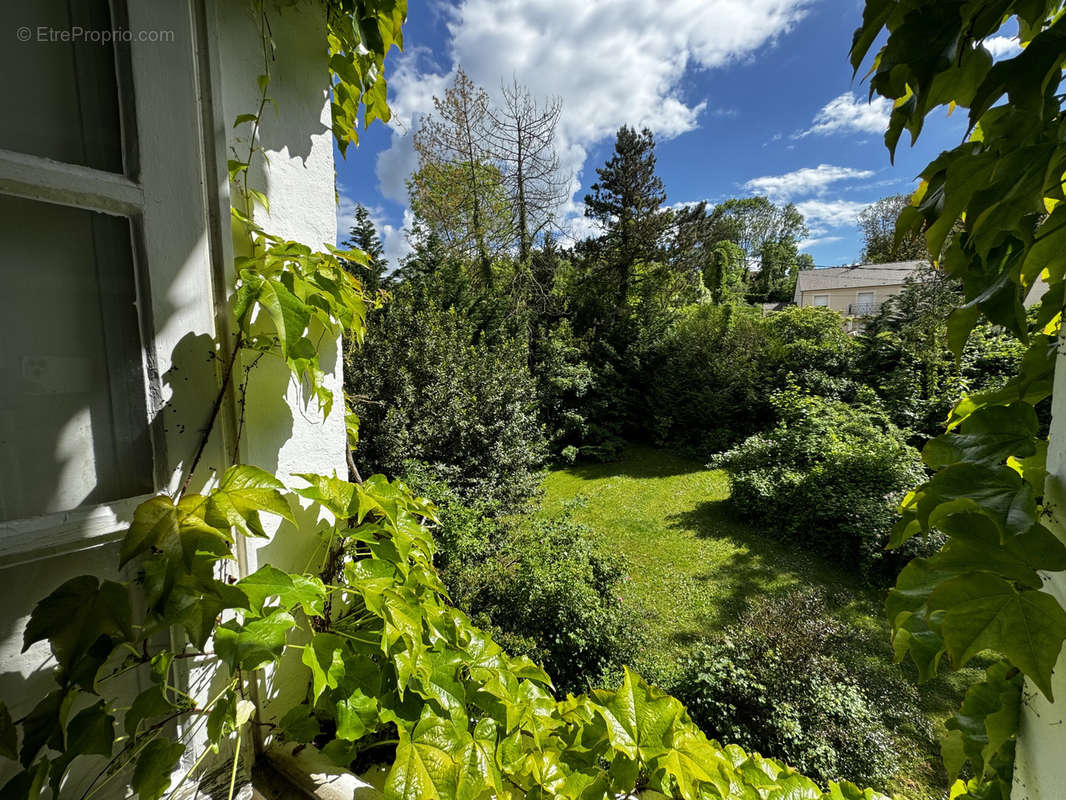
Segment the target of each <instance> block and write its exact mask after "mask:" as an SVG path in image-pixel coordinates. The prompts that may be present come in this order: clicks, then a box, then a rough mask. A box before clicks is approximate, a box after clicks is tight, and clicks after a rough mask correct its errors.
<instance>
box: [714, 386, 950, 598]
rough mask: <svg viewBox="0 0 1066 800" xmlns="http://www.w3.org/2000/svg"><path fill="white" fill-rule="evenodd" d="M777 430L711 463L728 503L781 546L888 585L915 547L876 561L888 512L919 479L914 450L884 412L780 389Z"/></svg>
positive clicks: (886, 534)
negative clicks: (722, 479) (726, 481)
mask: <svg viewBox="0 0 1066 800" xmlns="http://www.w3.org/2000/svg"><path fill="white" fill-rule="evenodd" d="M774 408H775V411H776V413H777V415H778V423H777V424H776V426H774V427H773V428H772V429H770V430H769V431H767V432H765V433H759V434H756V435H754V436H752V437H750V438H749V439H747V440H746V441H745V442H744V443H743V444H741V445H739V446H738V447H736V448H734V449H733V450H730V451H728V452H726V453H723V454H722V455H720V456H718V457H716V458H715V459H714V465H715V466H718V467H722V468H724V469H727V470H729V473H730V476H731V479H732V486H733V491H732V497H731V500H730V502H731V503H732V505H733V506H734V507H735V508H736V509H737V510H738V511H739V512H740V513H741V514H743V515H744V516H745V517H747V518H749V519H752V520H755V521H757V522H759V523H760V524H762V525H765V526H766V529H767V530H768V531H770V532H773V533H776V535H777V536H779V537H781V538H782V539H787V540H791V541H794V542H795V543H796V545H797V546H800V547H804V548H808V549H811V550H814V551H816V552H820V553H823V554H825V555H827V556H829V557H831V558H833V559H834V560H836V561H838V562H839V563H842V564H851V565H854V566H855V568H856V569H859V570H861V571H862V573H863V574H864V575H866V576H867V577H868V578H870V579H883V578H884V577H886V576H887V577H893V578H894V577H895V573H896V572H897V571H898V570H899V568H901V567H902V565H903V563H905V561H906V560H907V559H908V558H910V557H911V556H913V555H914V553H915V552H916V550H917V549H919V548H921V547H928V546H929V545H928V544H926V543H920V542H919V540H913V541H912V542H911V543H910V545H909V547H908V548H904V550H902V551H899V550H897V551H892V552H891V553H886V552H885V551H884V548H885V546H886V545H887V544H888V538H889V531H890V529H891V527H892V525H893V523H894V522H895V521H896V519H897V515H896V506H897V505H898V503H899V501H900V500H901V499H902V498H903V495H904V493H905V492H906V491H907V490H909V489H910V488H911V487H913V486H914V485H915V484H916V483H917V482H919V481H920V480H922V478H923V477H924V471H923V469H922V465H921V460H920V458H919V455H918V451H917V450H915V449H914V448H913V447H911V446H910V445H908V444H907V443H906V441H905V439H904V436H903V434H902V433H901V432H900V430H899V429H898V428H896V427H895V426H894V425H893V424H892V423H891V422H889V421H888V419H887V418H886V417H885V414H884V413H883V412H882V411H880V410H878V409H875V408H872V407H869V406H865V407H858V408H855V407H851V406H849V405H847V404H845V403H843V402H841V401H839V400H831V399H827V398H822V397H817V396H813V395H808V394H804V393H801V392H799V391H796V390H794V389H789V390H786V391H783V392H780V393H778V394H777V395H775V396H774Z"/></svg>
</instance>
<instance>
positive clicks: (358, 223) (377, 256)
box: [344, 203, 388, 292]
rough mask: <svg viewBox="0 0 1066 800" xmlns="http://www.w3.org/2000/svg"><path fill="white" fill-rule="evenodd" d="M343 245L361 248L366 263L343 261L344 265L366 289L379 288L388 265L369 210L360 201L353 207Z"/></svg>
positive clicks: (374, 289) (374, 290)
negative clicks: (346, 236)
mask: <svg viewBox="0 0 1066 800" xmlns="http://www.w3.org/2000/svg"><path fill="white" fill-rule="evenodd" d="M344 246H345V247H347V248H350V249H351V248H354V249H357V250H362V251H363V252H364V253H366V255H367V265H366V266H365V267H364V266H362V265H361V264H356V263H355V262H352V261H345V267H347V269H348V271H349V272H351V273H352V274H353V275H354V276H355V277H357V278H359V280H361V281H362V282H363V286H364V287H366V289H367V291H370V292H376V291H377V290H378V289H380V288H381V279H382V276H383V275H384V274H385V270H386V268H387V267H388V262H387V261H386V259H385V248H384V246H383V245H382V244H381V237H380V236H378V231H377V228H376V227H374V221H373V220H372V219H370V212H369V211H367V209H366V206H364V205H363V204H362V203H360V204H358V205H357V206H356V207H355V221H354V222H353V223H352V227H351V228H349V229H348V238H347V239H345V240H344Z"/></svg>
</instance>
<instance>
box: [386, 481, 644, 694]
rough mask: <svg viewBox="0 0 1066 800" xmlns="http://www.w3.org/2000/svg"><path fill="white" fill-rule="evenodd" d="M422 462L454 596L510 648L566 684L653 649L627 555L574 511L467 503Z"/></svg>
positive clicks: (424, 490)
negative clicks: (624, 595)
mask: <svg viewBox="0 0 1066 800" xmlns="http://www.w3.org/2000/svg"><path fill="white" fill-rule="evenodd" d="M426 478H427V473H426V471H425V469H424V467H423V468H421V469H419V470H415V471H414V472H413V473H412V474H409V475H408V476H407V481H408V482H409V483H411V484H412V485H413V486H414V487H416V488H417V491H418V493H419V494H422V495H424V496H427V497H429V498H430V499H432V500H433V501H434V502H435V503H437V506H438V513H439V517H440V523H441V524H440V529H439V531H437V532H436V534H435V536H436V538H437V543H438V555H437V557H438V561H437V566H438V569H439V571H440V575H441V579H442V580H443V581H444V584H445V586H447V588H448V592H449V594H450V595H451V597H452V600H453V602H454V603H455V604H456V605H457V606H458V607H459V608H461V609H463V610H464V611H466V612H467V613H468V614H469V615H470V616H471V618H472V619H473V620H474V621H475V622H476V623H477V624H479V625H481V626H483V627H487V628H489V629H490V630H491V631H492V632H493V634H494V636H495V637H496V638H497V640H498V641H499V642H500V643H501V644H503V645H504V646H505V647H506V648H507V649H508V651H509V652H511V653H514V654H516V655H517V654H522V655H528V656H529V657H530V658H532V659H534V660H535V661H538V662H540V663H541V664H543V666H544V668H545V669H546V670H547V671H548V674H549V675H551V676H552V680H553V681H554V682H555V685H556V687H557V688H559V689H560V690H562V691H574V692H577V691H584V690H587V689H588V687H589V685H606V684H608V683H610V682H611V681H614V680H616V679H617V677H618V676H620V675H621V674H622V666H623V664H629V665H633V663H634V657H635V656H638V657H639V655H640V654H641V652H642V651H643V649H644V646H643V642H644V627H643V624H642V623H641V622H639V620H638V619H637V615H635V614H634V613H633V612H632V610H630V609H627V608H626V607H625V606H623V604H622V601H621V598H620V597H619V587H620V585H621V582H622V581H623V580H624V579H625V578H626V567H625V563H624V561H623V560H622V559H621V557H619V556H617V555H615V554H610V553H609V551H608V549H607V547H606V546H605V545H604V543H603V542H602V541H601V539H600V537H599V536H598V535H597V534H596V533H595V532H594V531H593V530H592V529H591V528H589V527H588V526H585V525H578V524H576V523H574V522H573V521H572V519H571V517H570V513H569V512H568V511H565V510H564V512H563V513H562V514H559V515H557V516H555V517H554V518H551V519H546V518H543V517H540V516H536V515H530V516H529V517H528V518H525V519H523V520H514V519H510V518H502V517H500V516H498V515H497V514H496V513H495V509H494V508H492V507H491V506H490V505H489V504H486V503H470V502H467V501H464V500H463V499H462V498H461V497H460V496H459V495H458V494H457V493H455V492H454V491H452V490H451V489H450V488H449V487H448V486H447V485H446V484H444V483H441V482H439V481H435V482H434V481H431V480H430V481H427V480H426Z"/></svg>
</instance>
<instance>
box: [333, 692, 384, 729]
mask: <svg viewBox="0 0 1066 800" xmlns="http://www.w3.org/2000/svg"><path fill="white" fill-rule="evenodd" d="M334 717H335V718H336V720H337V738H338V739H345V740H347V741H351V742H354V741H356V740H358V739H362V738H363V736H365V735H366V734H367V732H368V731H371V730H373V729H374V728H375V727H376V725H377V722H378V703H377V700H375V699H374V698H373V697H367V696H366V695H365V694H363V693H362V692H361V691H359V690H356V691H355V692H353V693H352V694H351V695H349V696H348V697H344V698H342V699H340V700H338V701H337V703H336V705H335V706H334Z"/></svg>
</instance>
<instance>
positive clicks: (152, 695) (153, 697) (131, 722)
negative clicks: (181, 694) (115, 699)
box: [122, 685, 177, 739]
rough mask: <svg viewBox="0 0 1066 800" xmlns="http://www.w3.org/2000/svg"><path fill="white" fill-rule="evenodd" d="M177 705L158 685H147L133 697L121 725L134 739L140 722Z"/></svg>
mask: <svg viewBox="0 0 1066 800" xmlns="http://www.w3.org/2000/svg"><path fill="white" fill-rule="evenodd" d="M175 708H177V706H175V705H174V704H173V703H171V702H170V701H169V700H168V699H167V697H166V695H165V694H163V687H162V686H160V685H155V686H149V687H148V688H147V689H145V690H144V691H143V692H141V693H140V694H139V695H137V697H136V698H135V699H134V701H133V704H132V705H131V706H130V708H129V710H128V711H127V712H126V718H125V719H124V720H123V722H122V725H123V727H124V728H125V729H126V733H127V734H129V735H130V737H131V738H133V739H136V738H137V733H138V729H139V728H140V725H141V722H143V721H144V720H146V719H151V718H152V717H159V716H162V715H163V714H167V713H169V712H171V711H173V710H174V709H175Z"/></svg>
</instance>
